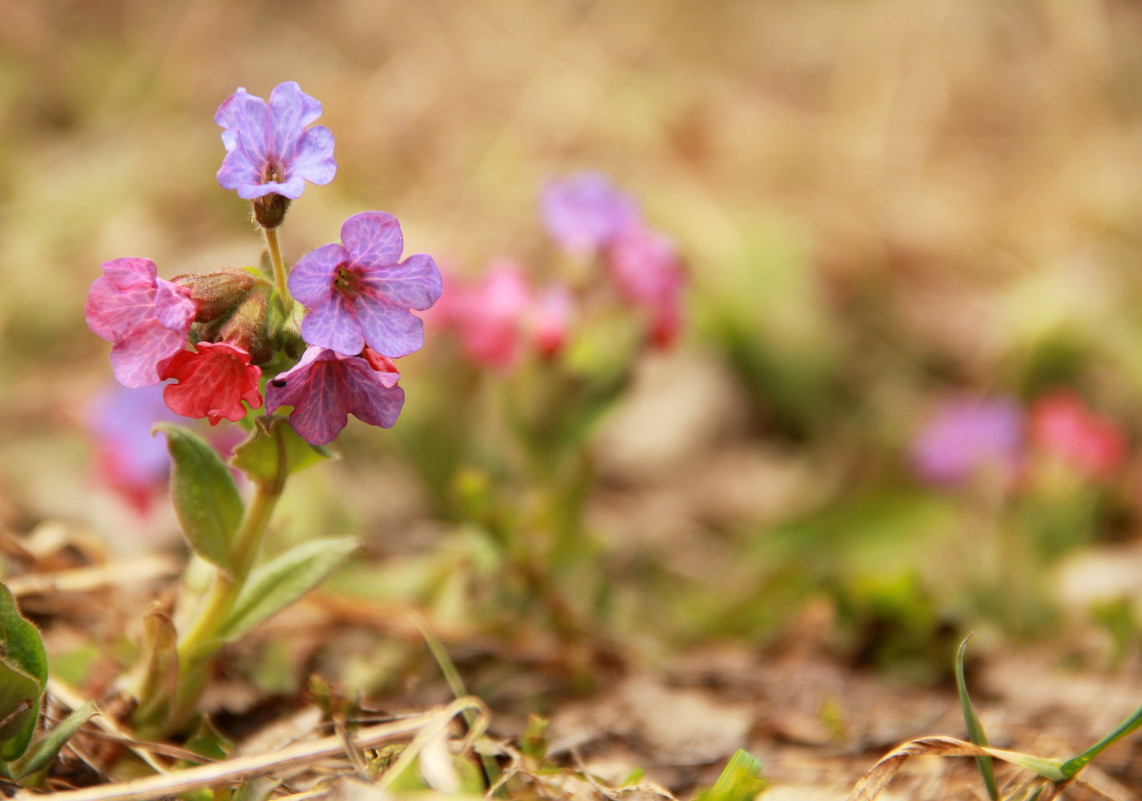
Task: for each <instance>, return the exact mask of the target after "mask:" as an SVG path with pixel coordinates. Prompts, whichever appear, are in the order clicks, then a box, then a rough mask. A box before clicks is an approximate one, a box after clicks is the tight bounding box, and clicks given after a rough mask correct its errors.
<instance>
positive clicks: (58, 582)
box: [5, 554, 182, 598]
mask: <svg viewBox="0 0 1142 801" xmlns="http://www.w3.org/2000/svg"><path fill="white" fill-rule="evenodd" d="M181 569H182V568H181V565H180V564H179V562H178V560H176V559H174V558H172V557H169V556H163V555H154V554H152V555H147V556H141V557H138V558H134V559H119V560H116V561H114V562H108V563H107V564H101V565H92V566H90V567H77V568H73V569H71V570H60V571H57V572H54V573H29V574H27V575H23V576H14V577H12V578H10V579H8V580H7V581H6V582H5V584H7V586H8V589H9V591H10V592H11V593H12V595H13V596H15V597H17V598H19V597H20V596H21V595H29V594H31V593H44V594H50V593H56V592H87V591H89V590H98V589H102V588H104V587H114V586H117V585H121V584H123V583H125V582H131V583H138V582H140V581H149V580H151V579H159V578H164V577H166V576H174V575H178V572H179V570H181Z"/></svg>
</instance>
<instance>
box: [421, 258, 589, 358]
mask: <svg viewBox="0 0 1142 801" xmlns="http://www.w3.org/2000/svg"><path fill="white" fill-rule="evenodd" d="M445 286H446V289H445V292H444V295H443V298H442V300H441V303H440V306H439V316H438V318H437V319H438V320H439V321H440V324H441V325H442V326H443V327H450V328H452V329H454V330H455V331H456V335H457V338H458V339H459V342H460V349H461V350H462V351H463V353H464V355H465V357H467V358H468V359H469V360H470V361H472V362H473V363H475V364H477V365H481V366H484V367H490V368H492V369H494V370H499V371H509V370H511V369H513V368H514V367H515V366H516V365H517V364H518V363H519V361H520V359H522V358H523V356H524V354H525V353H526V351H527V348H528V347H529V346H534V347H535V349H536V350H537V351H538V352H539V353H540V354H541V355H543V356H545V357H551V356H554V355H556V354H558V353H559V352H560V351H561V350H562V349H563V347H564V345H565V344H566V342H567V337H568V328H569V326H570V321H571V316H572V312H573V299H572V297H571V293H570V291H569V290H568V289H567V288H566V287H563V286H560V285H553V286H551V287H549V288H547V289H545V290H543V291H542V292H537V291H536V290H535V289H534V288H533V287H532V286H531V284H530V283H529V281H528V278H527V275H526V273H525V271H524V269H523V267H522V266H521V265H520V264H518V263H517V262H514V261H511V260H510V259H499V260H496V261H493V262H492V263H491V264H490V265H489V266H488V269H487V271H486V272H485V273H484V274H483V275H482V276H481V277H480V278H479V279H478V280H476V281H475V282H472V283H462V282H460V281H457V280H456V279H452V278H449V279H447V280H446V283H445Z"/></svg>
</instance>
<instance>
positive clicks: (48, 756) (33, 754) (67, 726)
mask: <svg viewBox="0 0 1142 801" xmlns="http://www.w3.org/2000/svg"><path fill="white" fill-rule="evenodd" d="M98 714H99V707H97V706H96V705H95V704H94V703H92V702H91V701H88V702H87V703H86V704H84V705H83V706H81V707H80V708H79V709H77V710H75V711H74V712H72V713H71V714H70V715H68V716H67V717H66V718H64V719H63V720H62V721H60V722H59V723H58V724H56V725H55V726H53V727H52V729H51V731H48V732H47V733H45V734H44V735H43V736H42V737H40V738H38V739H37V740H36V741H35V742H34V743H32V746H31V748H29V749H28V753H27V754H26V755H25V756H24V757H23V759H20V760H18V761H17V762H16V763H15V764H13V765H12V766H11V771H12V776H13V777H15V778H17V779H20V778H23V777H25V776H30V775H32V774H33V773H39V772H40V771H41V770H44V769H45V768H46V767H47V766H48V765H50V764H51V763H52V760H54V759H55V758H56V756H58V755H59V752H60V749H61V748H63V747H64V746H65V745H67V741H68V740H70V739H71V738H72V737H73V736H74V735H75V733H76V732H77V731H79V729H80V727H82V726H83V724H84V723H86V722H87V721H89V720H91V719H92V718H93V717H95V716H96V715H98Z"/></svg>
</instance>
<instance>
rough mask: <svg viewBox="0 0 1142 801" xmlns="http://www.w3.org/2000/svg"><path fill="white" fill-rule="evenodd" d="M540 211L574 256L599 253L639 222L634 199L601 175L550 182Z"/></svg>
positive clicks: (558, 240) (580, 174) (553, 235)
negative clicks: (599, 250)
mask: <svg viewBox="0 0 1142 801" xmlns="http://www.w3.org/2000/svg"><path fill="white" fill-rule="evenodd" d="M539 208H540V212H541V214H542V216H543V222H544V224H545V225H546V226H547V232H548V233H549V234H550V235H551V238H552V239H554V240H555V242H556V244H558V245H559V246H560V247H562V248H563V249H564V250H566V251H569V252H571V253H589V252H592V251H595V250H598V249H600V248H602V247H604V246H605V245H607V244H608V243H610V241H611V240H612V239H614V238H615V237H616V236H618V234H619V232H620V231H622V230H623V229H624V228H626V227H627V226H628V225H633V224H634V223H637V222H638V220H639V211H638V205H637V204H636V203H635V202H634V199H633V198H631V197H630V196H629V195H627V194H626V193H625V192H622V191H620V190H619V189H617V188H615V186H614V184H612V183H611V179H610V178H608V177H607V176H606V175H603V174H602V173H598V172H578V173H574V174H572V175H569V176H567V177H566V178H563V179H553V180H550V181H548V182H547V184H546V186H544V187H543V191H542V192H541V193H540V197H539Z"/></svg>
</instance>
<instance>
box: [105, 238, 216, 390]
mask: <svg viewBox="0 0 1142 801" xmlns="http://www.w3.org/2000/svg"><path fill="white" fill-rule="evenodd" d="M85 312H86V316H87V324H88V326H90V327H91V330H92V331H94V332H95V333H96V334H98V335H99V336H101V337H103V338H104V339H106V340H108V341H109V342H112V343H114V345H115V347H114V348H112V349H111V368H112V370H114V372H115V377H116V378H117V379H119V382H120V383H121V384H123V385H124V386H127V387H132V388H135V387H145V386H148V385H150V384H157V383H159V380H160V379H159V373H158V365H159V363H160V362H162V361H164V360H165V359H168V358H170V357H171V356H174V355H175V354H176V353H178V352H179V351H180V350H182V349H183V347H184V346H185V345H186V337H187V334H188V333H189V332H190V325H191V323H192V322H194V315H195V303H194V301H193V300H191V298H190V290H189V289H187V288H186V287H182V286H179V285H177V284H173V283H171V282H170V281H165V280H163V279H162V278H158V277H157V271H156V270H155V263H154V262H152V261H151V260H150V259H115V260H113V261H108V262H104V263H103V276H102V277H100V278H96V279H95V281H94V282H92V284H91V289H90V291H89V292H88V293H87V308H86V310H85Z"/></svg>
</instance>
